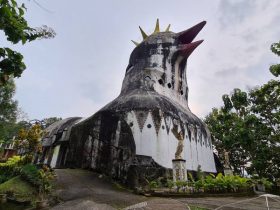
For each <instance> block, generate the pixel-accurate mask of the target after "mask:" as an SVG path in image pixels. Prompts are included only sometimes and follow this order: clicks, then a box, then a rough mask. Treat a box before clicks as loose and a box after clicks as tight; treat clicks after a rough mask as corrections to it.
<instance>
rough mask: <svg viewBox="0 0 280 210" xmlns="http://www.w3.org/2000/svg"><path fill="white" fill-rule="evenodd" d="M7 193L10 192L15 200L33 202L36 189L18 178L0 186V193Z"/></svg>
mask: <svg viewBox="0 0 280 210" xmlns="http://www.w3.org/2000/svg"><path fill="white" fill-rule="evenodd" d="M7 192H12V193H14V194H15V197H16V198H17V199H20V200H26V201H28V200H29V201H33V200H34V199H36V195H37V192H36V189H35V188H34V187H33V186H31V185H30V184H29V183H27V182H25V181H23V180H22V179H21V178H20V177H19V176H16V177H14V178H12V179H10V180H8V181H6V182H4V183H2V184H0V193H7Z"/></svg>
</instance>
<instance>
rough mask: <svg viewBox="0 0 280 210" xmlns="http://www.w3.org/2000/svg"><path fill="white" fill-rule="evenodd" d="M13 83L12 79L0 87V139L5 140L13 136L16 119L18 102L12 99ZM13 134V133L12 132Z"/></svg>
mask: <svg viewBox="0 0 280 210" xmlns="http://www.w3.org/2000/svg"><path fill="white" fill-rule="evenodd" d="M14 94H15V84H14V81H13V80H12V79H10V80H8V81H7V83H6V85H5V86H3V87H1V88H0V141H1V142H6V141H8V140H11V139H12V137H13V134H12V133H13V131H14V126H15V123H16V119H17V109H18V103H17V101H15V100H14V99H13V96H14ZM14 135H15V133H14Z"/></svg>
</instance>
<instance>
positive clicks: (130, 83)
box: [66, 22, 216, 185]
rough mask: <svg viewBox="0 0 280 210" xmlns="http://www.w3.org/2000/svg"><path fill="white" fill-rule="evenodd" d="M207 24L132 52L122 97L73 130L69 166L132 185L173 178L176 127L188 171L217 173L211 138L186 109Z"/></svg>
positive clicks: (158, 37) (161, 36)
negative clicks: (189, 70) (193, 59)
mask: <svg viewBox="0 0 280 210" xmlns="http://www.w3.org/2000/svg"><path fill="white" fill-rule="evenodd" d="M204 25H205V22H201V23H199V24H197V25H196V26H194V27H192V28H190V29H188V30H186V31H183V32H180V33H173V32H161V33H155V34H152V35H151V36H149V37H148V38H146V39H145V40H144V41H143V42H142V43H140V44H139V45H138V46H137V47H136V48H135V49H134V50H133V52H132V53H131V56H130V60H129V64H128V67H127V69H126V74H125V78H124V80H123V84H122V90H121V93H120V95H119V96H118V97H117V98H116V99H115V100H113V101H112V102H111V103H109V104H107V105H106V106H105V107H103V108H102V109H101V110H99V111H98V112H97V113H96V114H94V115H93V116H91V117H89V118H87V119H85V120H83V121H81V122H79V123H78V124H76V125H75V126H73V128H72V130H71V134H70V136H69V151H68V154H67V160H66V165H68V166H70V167H84V168H91V169H94V170H97V171H99V172H102V173H105V174H108V175H110V176H112V177H113V178H116V179H119V180H122V181H124V182H126V183H130V184H132V185H137V183H139V182H141V180H143V179H144V178H145V177H150V178H152V177H155V176H164V175H170V169H171V167H172V159H174V158H175V152H176V150H177V146H178V140H177V139H176V138H175V136H174V135H173V133H172V132H170V131H171V129H172V128H173V127H175V126H177V127H178V128H179V130H180V131H182V132H183V135H184V139H183V157H182V158H184V159H185V160H186V164H187V169H188V170H192V171H195V170H197V168H198V166H199V165H200V166H201V169H202V170H203V171H205V172H216V168H215V163H214V157H213V150H212V143H211V139H210V133H209V131H208V129H207V128H206V126H205V124H204V123H203V122H202V121H201V120H200V119H199V118H198V117H197V116H195V115H194V114H193V113H192V112H191V111H190V109H189V107H188V85H187V76H186V64H187V59H188V57H189V56H190V54H191V53H192V52H193V51H194V49H195V48H196V47H197V46H198V45H199V44H201V43H202V41H197V42H192V41H193V39H194V38H195V37H196V35H197V34H198V32H199V31H200V30H201V29H202V27H203V26H204ZM175 124H176V125H175Z"/></svg>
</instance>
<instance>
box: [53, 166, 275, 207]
mask: <svg viewBox="0 0 280 210" xmlns="http://www.w3.org/2000/svg"><path fill="white" fill-rule="evenodd" d="M55 171H56V174H57V181H56V186H55V187H56V194H57V196H58V197H59V199H60V200H61V201H62V202H61V204H59V205H57V206H55V207H53V208H51V210H112V209H124V210H132V209H135V210H148V209H149V210H151V209H152V210H158V209H159V210H185V209H189V208H188V206H199V207H204V208H207V209H217V210H218V209H220V210H268V208H267V206H266V198H265V197H264V196H261V197H258V196H255V197H241V198H240V197H206V198H177V199H168V198H147V197H145V196H140V195H135V194H133V193H131V192H129V191H127V190H123V189H121V188H120V187H117V185H114V184H111V182H110V181H108V180H106V178H104V177H101V176H99V175H98V174H96V173H93V172H91V171H87V170H80V169H57V170H55ZM267 199H268V204H269V207H270V208H269V210H280V198H279V197H269V196H268V198H267Z"/></svg>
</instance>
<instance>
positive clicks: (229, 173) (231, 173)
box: [224, 168, 233, 176]
mask: <svg viewBox="0 0 280 210" xmlns="http://www.w3.org/2000/svg"><path fill="white" fill-rule="evenodd" d="M224 174H225V176H232V175H233V172H232V170H231V169H230V168H225V169H224Z"/></svg>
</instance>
